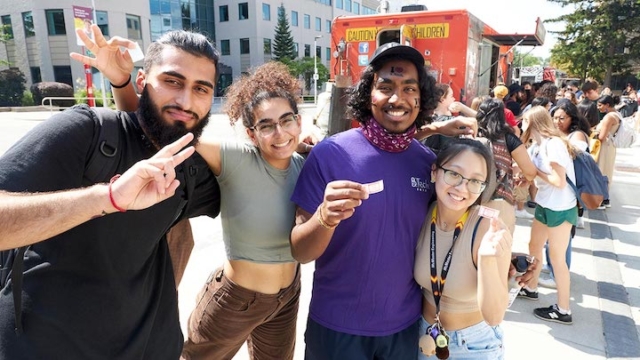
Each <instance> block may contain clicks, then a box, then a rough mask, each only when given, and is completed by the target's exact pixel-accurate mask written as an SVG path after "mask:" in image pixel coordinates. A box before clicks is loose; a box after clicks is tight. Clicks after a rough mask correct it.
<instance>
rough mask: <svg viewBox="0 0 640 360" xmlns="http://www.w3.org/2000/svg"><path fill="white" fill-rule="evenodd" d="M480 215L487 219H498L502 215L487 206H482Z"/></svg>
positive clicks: (479, 211)
mask: <svg viewBox="0 0 640 360" xmlns="http://www.w3.org/2000/svg"><path fill="white" fill-rule="evenodd" d="M478 215H480V216H482V217H485V218H487V219H497V218H498V215H500V210H496V209H492V208H489V207H486V206H480V210H478Z"/></svg>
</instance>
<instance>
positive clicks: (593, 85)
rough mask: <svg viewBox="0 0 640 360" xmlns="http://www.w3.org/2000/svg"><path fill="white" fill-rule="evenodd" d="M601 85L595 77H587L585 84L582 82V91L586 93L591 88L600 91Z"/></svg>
mask: <svg viewBox="0 0 640 360" xmlns="http://www.w3.org/2000/svg"><path fill="white" fill-rule="evenodd" d="M599 86H600V84H598V82H597V81H595V80H593V79H587V80H586V81H585V82H584V84H582V92H583V93H586V92H587V91H590V90H595V91H598V87H599Z"/></svg>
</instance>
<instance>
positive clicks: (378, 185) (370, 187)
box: [363, 180, 384, 194]
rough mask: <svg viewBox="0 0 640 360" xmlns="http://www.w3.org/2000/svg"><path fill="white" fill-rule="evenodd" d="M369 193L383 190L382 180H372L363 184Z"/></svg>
mask: <svg viewBox="0 0 640 360" xmlns="http://www.w3.org/2000/svg"><path fill="white" fill-rule="evenodd" d="M363 185H364V187H365V189H367V191H368V192H369V194H376V193H379V192H381V191H382V190H384V182H382V180H378V181H374V182H372V183H368V184H363Z"/></svg>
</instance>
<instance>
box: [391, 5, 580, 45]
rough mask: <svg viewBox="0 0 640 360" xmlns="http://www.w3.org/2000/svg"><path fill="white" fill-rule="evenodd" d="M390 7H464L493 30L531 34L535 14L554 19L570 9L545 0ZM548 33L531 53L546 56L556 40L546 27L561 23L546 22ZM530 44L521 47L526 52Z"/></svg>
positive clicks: (395, 7)
mask: <svg viewBox="0 0 640 360" xmlns="http://www.w3.org/2000/svg"><path fill="white" fill-rule="evenodd" d="M389 2H390V5H391V6H390V9H391V11H400V6H402V5H410V4H424V5H426V6H427V9H428V10H453V9H466V10H468V11H469V12H470V13H472V14H473V15H475V16H477V17H478V18H480V20H482V21H484V22H485V23H486V24H488V25H489V26H491V27H492V28H494V29H495V30H496V31H498V32H500V33H504V34H514V33H518V34H532V33H533V32H534V31H535V28H536V23H535V21H536V18H538V17H540V19H541V20H543V21H544V20H546V19H553V18H555V17H558V16H560V15H562V14H566V13H569V12H570V11H571V9H570V8H568V7H565V8H563V7H561V6H560V5H559V4H557V3H552V2H550V1H547V0H389ZM545 28H546V29H547V36H546V40H545V43H544V45H543V46H539V47H536V48H535V49H534V50H533V51H532V52H531V54H532V55H534V56H542V57H548V56H549V55H550V51H551V49H552V48H553V46H554V45H555V43H556V39H555V36H554V35H553V34H550V33H549V30H560V29H562V24H559V23H554V24H545ZM530 49H531V48H530V47H529V48H522V51H523V52H528V51H529V50H530Z"/></svg>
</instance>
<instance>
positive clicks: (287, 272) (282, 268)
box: [224, 260, 298, 294]
mask: <svg viewBox="0 0 640 360" xmlns="http://www.w3.org/2000/svg"><path fill="white" fill-rule="evenodd" d="M297 266H298V263H296V262H289V263H281V264H261V263H255V262H251V261H246V260H227V261H226V262H225V264H224V276H226V277H227V279H229V280H231V281H233V282H234V283H236V284H238V285H240V286H242V287H243V288H246V289H249V290H253V291H257V292H260V293H263V294H277V293H278V292H279V291H280V290H281V289H284V288H286V287H288V286H289V285H291V283H292V282H293V279H294V278H295V276H296V268H297Z"/></svg>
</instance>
